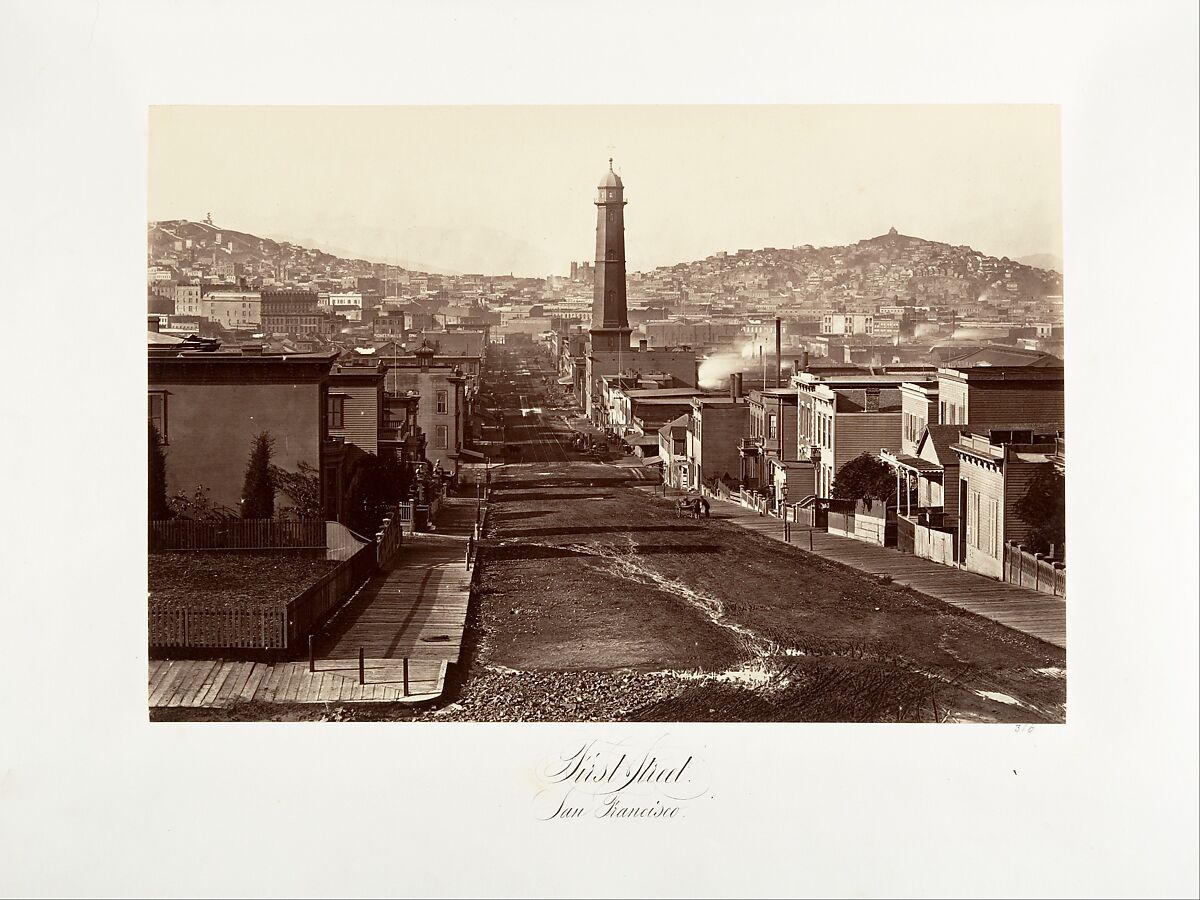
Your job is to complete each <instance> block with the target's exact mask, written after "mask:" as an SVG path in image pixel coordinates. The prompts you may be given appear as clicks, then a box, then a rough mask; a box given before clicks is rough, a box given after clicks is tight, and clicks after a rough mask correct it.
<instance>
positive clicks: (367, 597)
mask: <svg viewBox="0 0 1200 900" xmlns="http://www.w3.org/2000/svg"><path fill="white" fill-rule="evenodd" d="M474 524H475V502H474V501H473V500H471V501H467V500H449V501H447V502H446V503H444V504H443V506H442V511H441V512H440V513H439V515H438V531H437V533H435V534H417V535H412V536H410V537H408V538H406V539H405V542H404V546H403V548H402V549H401V550H400V552H398V553H397V554H396V555H395V558H394V559H393V560H392V561H391V562H389V563H387V564H386V565H385V566H384V567H383V569H382V570H381V571H380V572H379V573H378V574H377V575H376V576H375V577H374V578H372V579H371V580H370V581H369V582H367V584H366V585H365V586H364V587H363V589H362V590H361V591H359V592H358V594H356V595H355V596H354V598H353V599H352V600H351V601H350V603H349V604H348V605H347V606H346V607H344V608H343V609H342V610H341V611H339V612H338V614H337V615H336V616H335V617H334V618H333V619H332V620H331V621H330V622H329V623H328V624H327V625H326V627H325V630H324V632H322V633H321V634H319V635H317V637H316V640H315V655H316V657H317V660H316V671H315V672H310V671H309V669H308V662H307V661H303V662H286V663H275V664H272V663H251V662H231V661H226V660H151V661H150V682H149V690H150V706H152V707H162V706H191V707H226V706H231V705H233V704H236V703H249V702H254V703H330V702H343V701H344V702H369V701H376V702H379V701H386V702H393V703H394V702H401V703H404V702H407V703H418V702H422V701H427V700H432V699H435V698H436V697H438V696H439V695H440V694H441V693H442V690H443V688H444V685H445V679H446V670H447V668H448V667H449V666H450V665H451V664H452V663H456V662H458V658H459V653H460V652H461V649H462V638H463V629H464V627H465V624H466V619H467V603H468V600H469V597H470V592H471V575H472V573H471V571H470V570H468V569H467V567H466V562H465V557H466V549H467V543H466V541H467V535H469V534H470V533H471V530H472V528H473V527H474ZM360 648H361V649H362V650H363V652H364V655H365V669H366V672H365V674H366V683H365V684H359V683H358V654H359V649H360ZM405 659H407V660H408V661H409V666H408V672H409V693H408V695H407V696H405V694H404V685H403V671H404V670H403V665H404V663H403V661H404V660H405Z"/></svg>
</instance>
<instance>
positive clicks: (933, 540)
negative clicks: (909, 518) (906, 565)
mask: <svg viewBox="0 0 1200 900" xmlns="http://www.w3.org/2000/svg"><path fill="white" fill-rule="evenodd" d="M954 536H955V532H953V531H947V530H944V529H941V528H931V527H929V526H926V525H917V526H915V527H914V528H913V555H914V556H919V557H921V559H929V560H932V561H933V562H935V563H941V564H942V565H943V566H955V565H958V550H957V543H956V542H955V539H954Z"/></svg>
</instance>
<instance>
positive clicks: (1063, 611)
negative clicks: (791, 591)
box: [709, 497, 1067, 647]
mask: <svg viewBox="0 0 1200 900" xmlns="http://www.w3.org/2000/svg"><path fill="white" fill-rule="evenodd" d="M709 503H711V504H712V509H711V513H712V517H713V518H714V519H725V520H727V521H730V522H732V523H733V524H735V525H737V526H739V527H741V528H745V529H747V530H749V531H755V532H757V533H759V534H761V535H763V536H764V537H769V538H772V539H774V540H777V541H783V540H784V531H783V520H782V519H777V518H775V517H774V516H762V515H759V513H758V511H757V510H753V509H748V508H747V507H745V506H742V505H741V504H740V503H733V502H730V501H727V500H718V499H717V498H715V497H710V498H709ZM810 534H811V538H812V552H813V553H816V554H817V555H819V556H822V557H824V558H825V559H829V560H833V561H834V562H839V563H842V564H843V565H847V566H850V567H851V568H855V569H858V570H860V571H862V572H866V573H868V574H871V575H890V576H891V578H892V581H893V582H894V583H895V584H899V585H903V586H905V587H910V588H912V589H913V590H915V591H919V592H920V593H922V594H925V595H927V596H929V597H933V598H935V599H937V600H941V601H943V602H945V603H949V604H950V605H951V606H957V607H958V608H959V609H965V610H967V611H969V612H973V613H975V614H976V615H979V616H983V617H984V618H986V619H991V620H992V621H993V622H999V623H1000V624H1001V625H1004V626H1007V627H1008V628H1012V629H1013V630H1014V631H1020V632H1024V633H1025V634H1028V635H1031V636H1033V637H1036V638H1038V639H1039V640H1043V641H1045V642H1046V643H1048V644H1053V645H1055V646H1056V647H1066V646H1067V604H1066V601H1065V600H1063V598H1061V597H1052V596H1050V595H1049V594H1042V593H1039V592H1037V591H1031V590H1029V589H1028V588H1022V587H1017V586H1016V585H1015V584H1008V583H1006V582H1003V581H997V580H995V579H993V578H988V577H986V576H984V575H976V574H975V573H974V572H966V571H964V570H962V569H956V568H954V567H952V566H943V565H941V564H940V563H935V562H933V561H932V560H928V559H921V558H920V557H917V556H912V555H910V554H908V553H901V552H900V551H899V550H896V549H895V548H894V547H880V546H877V545H875V544H868V543H866V542H865V541H856V540H854V539H853V538H847V537H841V536H840V535H836V534H828V533H826V532H825V531H821V530H819V529H810V528H808V527H807V526H800V525H793V526H792V542H791V546H793V547H796V548H797V549H799V550H803V551H805V552H809V537H810Z"/></svg>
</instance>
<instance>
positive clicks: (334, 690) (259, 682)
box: [148, 658, 447, 707]
mask: <svg viewBox="0 0 1200 900" xmlns="http://www.w3.org/2000/svg"><path fill="white" fill-rule="evenodd" d="M446 665H447V664H446V663H445V662H443V661H438V660H415V661H413V662H411V663H409V671H408V687H409V693H408V695H407V696H405V694H404V670H403V667H402V665H399V664H397V661H396V660H394V659H368V660H366V662H365V670H366V673H365V674H366V683H365V684H359V683H358V659H357V658H355V659H345V660H331V659H322V660H319V661H318V662H317V665H316V669H317V670H316V671H315V672H310V671H309V670H308V662H307V661H305V662H286V663H274V664H273V663H255V662H230V661H228V660H194V659H184V660H175V659H152V660H150V680H149V686H148V687H149V692H150V704H149V705H150V706H151V707H164V706H190V707H227V706H233V705H235V704H238V703H251V702H253V703H333V702H339V701H346V702H368V701H375V702H392V703H419V702H422V701H425V700H432V699H434V698H436V697H437V696H438V695H440V694H441V692H442V687H443V684H444V682H445V678H446Z"/></svg>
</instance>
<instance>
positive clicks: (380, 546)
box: [375, 513, 404, 566]
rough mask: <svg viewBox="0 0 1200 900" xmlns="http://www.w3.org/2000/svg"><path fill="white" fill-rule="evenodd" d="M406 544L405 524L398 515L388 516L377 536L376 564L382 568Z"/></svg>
mask: <svg viewBox="0 0 1200 900" xmlns="http://www.w3.org/2000/svg"><path fill="white" fill-rule="evenodd" d="M403 544H404V522H403V521H402V520H401V518H400V516H399V514H398V513H396V514H393V515H391V516H388V517H387V518H386V519H384V520H383V524H382V525H381V526H380V527H379V533H378V534H376V535H375V564H376V565H377V566H382V565H383V564H384V563H386V562H387V561H388V560H389V559H391V558H392V554H393V553H395V552H396V551H397V550H399V549H400V548H401V546H403Z"/></svg>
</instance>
